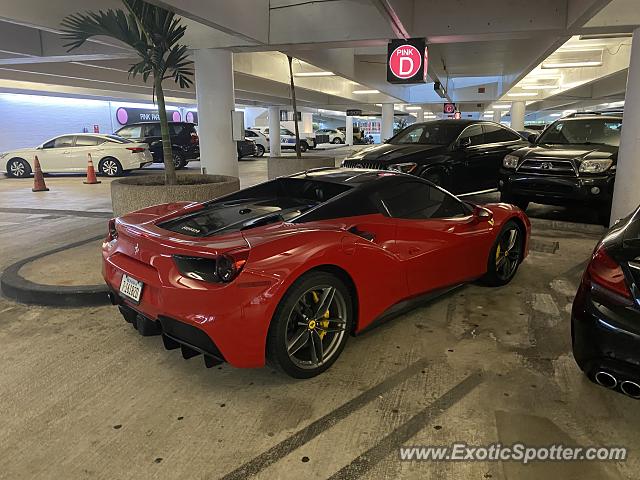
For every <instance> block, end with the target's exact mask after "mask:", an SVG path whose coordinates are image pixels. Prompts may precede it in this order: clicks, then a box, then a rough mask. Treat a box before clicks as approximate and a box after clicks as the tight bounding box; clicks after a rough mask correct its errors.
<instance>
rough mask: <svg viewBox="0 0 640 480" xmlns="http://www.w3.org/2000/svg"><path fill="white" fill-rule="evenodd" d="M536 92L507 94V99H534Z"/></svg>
mask: <svg viewBox="0 0 640 480" xmlns="http://www.w3.org/2000/svg"><path fill="white" fill-rule="evenodd" d="M537 95H538V93H537V92H516V93H507V97H535V96H537Z"/></svg>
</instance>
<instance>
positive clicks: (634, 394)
mask: <svg viewBox="0 0 640 480" xmlns="http://www.w3.org/2000/svg"><path fill="white" fill-rule="evenodd" d="M620 390H622V393H624V394H625V395H628V396H630V397H631V398H636V399H640V385H639V384H637V383H636V382H632V381H631V380H625V381H624V382H622V383H621V384H620Z"/></svg>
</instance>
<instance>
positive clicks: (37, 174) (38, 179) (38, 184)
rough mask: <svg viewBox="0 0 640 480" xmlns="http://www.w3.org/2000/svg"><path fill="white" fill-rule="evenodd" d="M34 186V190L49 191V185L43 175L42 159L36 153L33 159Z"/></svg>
mask: <svg viewBox="0 0 640 480" xmlns="http://www.w3.org/2000/svg"><path fill="white" fill-rule="evenodd" d="M33 169H34V174H33V188H32V189H31V191H32V192H48V191H49V189H48V188H47V185H46V184H45V183H44V176H43V175H42V169H41V168H40V160H38V156H37V155H35V156H34V159H33Z"/></svg>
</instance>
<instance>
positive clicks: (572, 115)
mask: <svg viewBox="0 0 640 480" xmlns="http://www.w3.org/2000/svg"><path fill="white" fill-rule="evenodd" d="M623 113H624V110H603V111H599V112H573V113H570V114H569V115H566V116H564V117H562V118H575V117H580V116H583V115H584V116H594V115H595V116H601V115H622V114H623Z"/></svg>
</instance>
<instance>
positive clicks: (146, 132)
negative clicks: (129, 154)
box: [115, 122, 200, 169]
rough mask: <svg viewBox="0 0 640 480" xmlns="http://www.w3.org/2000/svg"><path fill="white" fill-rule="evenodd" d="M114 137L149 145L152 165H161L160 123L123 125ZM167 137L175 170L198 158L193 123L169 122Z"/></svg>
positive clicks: (162, 158) (196, 136)
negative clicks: (169, 140) (169, 139)
mask: <svg viewBox="0 0 640 480" xmlns="http://www.w3.org/2000/svg"><path fill="white" fill-rule="evenodd" d="M115 135H119V136H120V137H124V138H128V139H129V140H132V141H134V142H144V143H147V144H149V150H151V155H153V161H154V163H162V162H163V161H164V155H163V153H162V134H161V133H160V122H141V123H132V124H129V125H125V126H124V127H122V128H121V129H120V130H118V131H116V132H115ZM169 135H170V137H171V150H172V152H173V163H174V165H175V166H176V168H177V169H180V168H184V167H185V166H186V165H187V164H188V163H189V160H196V159H197V158H199V157H200V142H199V140H198V133H197V132H196V127H195V125H194V124H193V123H187V122H169Z"/></svg>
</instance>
